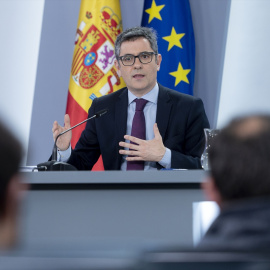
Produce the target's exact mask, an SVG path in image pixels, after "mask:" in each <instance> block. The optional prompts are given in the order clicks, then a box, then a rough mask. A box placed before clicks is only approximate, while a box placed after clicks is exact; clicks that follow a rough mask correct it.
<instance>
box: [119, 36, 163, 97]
mask: <svg viewBox="0 0 270 270" xmlns="http://www.w3.org/2000/svg"><path fill="white" fill-rule="evenodd" d="M142 52H153V49H152V48H151V46H150V43H149V41H148V40H147V39H145V38H138V39H136V40H133V41H125V42H123V43H122V45H121V48H120V57H121V56H124V55H126V54H132V55H135V56H137V55H139V54H140V53H142ZM160 62H161V55H160V54H159V55H157V61H156V56H155V55H153V58H152V61H151V62H150V63H148V64H142V63H141V62H140V60H139V59H138V58H135V63H134V64H133V65H132V66H124V65H123V64H122V62H121V60H119V63H118V62H117V61H115V66H116V68H117V70H118V73H119V76H122V77H123V79H124V81H125V83H126V86H127V87H128V89H129V90H130V91H131V92H132V93H133V94H134V95H136V96H137V97H141V96H143V95H145V94H146V93H148V92H149V91H150V90H152V88H153V87H154V86H155V84H156V81H157V71H158V70H159V68H160Z"/></svg>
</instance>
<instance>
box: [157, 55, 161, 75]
mask: <svg viewBox="0 0 270 270" xmlns="http://www.w3.org/2000/svg"><path fill="white" fill-rule="evenodd" d="M161 61H162V56H161V54H158V55H157V71H159V69H160V64H161Z"/></svg>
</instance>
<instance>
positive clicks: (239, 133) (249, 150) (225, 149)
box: [204, 115, 270, 206]
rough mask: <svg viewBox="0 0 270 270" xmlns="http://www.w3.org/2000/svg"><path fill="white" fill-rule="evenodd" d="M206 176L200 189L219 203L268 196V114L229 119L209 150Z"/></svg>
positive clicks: (269, 140) (269, 121) (269, 128)
mask: <svg viewBox="0 0 270 270" xmlns="http://www.w3.org/2000/svg"><path fill="white" fill-rule="evenodd" d="M209 162H210V165H211V171H210V179H209V181H207V182H206V183H205V184H204V188H205V190H206V192H207V194H208V195H209V197H210V198H211V199H213V200H214V201H216V202H217V203H218V204H219V206H222V205H223V203H226V202H230V201H235V200H239V199H245V198H254V197H261V196H269V195H270V116H266V115H255V116H249V117H242V118H237V119H235V120H233V121H232V122H231V123H230V124H229V125H228V126H227V127H225V128H224V129H222V130H221V132H220V134H219V135H218V136H216V137H215V138H214V143H213V145H212V146H211V148H210V150H209Z"/></svg>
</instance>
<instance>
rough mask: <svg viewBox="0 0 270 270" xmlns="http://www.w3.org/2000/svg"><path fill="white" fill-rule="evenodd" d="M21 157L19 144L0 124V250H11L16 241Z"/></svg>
mask: <svg viewBox="0 0 270 270" xmlns="http://www.w3.org/2000/svg"><path fill="white" fill-rule="evenodd" d="M22 155H23V149H22V146H21V144H20V142H19V141H18V140H17V139H16V138H15V137H14V135H13V134H12V133H11V132H10V131H9V130H8V129H7V128H6V127H5V126H4V124H3V123H2V122H0V250H8V249H10V248H12V247H13V246H14V245H15V244H16V240H17V231H18V217H19V216H18V214H19V213H18V211H19V204H20V191H21V190H22V187H23V186H22V183H21V182H20V176H19V165H20V163H21V160H22Z"/></svg>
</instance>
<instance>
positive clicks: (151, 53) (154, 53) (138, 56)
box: [118, 52, 158, 66]
mask: <svg viewBox="0 0 270 270" xmlns="http://www.w3.org/2000/svg"><path fill="white" fill-rule="evenodd" d="M143 54H149V55H151V60H150V61H149V62H147V63H143V62H142V60H141V59H140V56H141V55H143ZM153 55H158V53H156V52H141V53H139V54H138V55H133V54H125V55H123V56H119V58H118V60H119V59H120V60H121V63H122V64H123V65H124V66H133V65H134V63H135V61H136V58H138V59H139V61H140V62H141V63H142V64H149V63H151V62H152V60H153ZM126 56H132V57H134V59H133V63H132V64H131V65H125V64H124V63H123V58H124V57H126Z"/></svg>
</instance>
